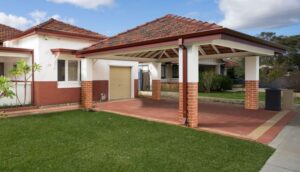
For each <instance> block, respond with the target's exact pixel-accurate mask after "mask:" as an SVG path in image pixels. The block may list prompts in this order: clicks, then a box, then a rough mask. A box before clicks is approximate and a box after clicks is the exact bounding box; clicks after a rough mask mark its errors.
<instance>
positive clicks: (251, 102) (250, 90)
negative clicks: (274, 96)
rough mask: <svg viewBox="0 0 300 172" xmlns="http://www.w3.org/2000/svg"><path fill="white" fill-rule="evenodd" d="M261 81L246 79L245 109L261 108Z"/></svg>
mask: <svg viewBox="0 0 300 172" xmlns="http://www.w3.org/2000/svg"><path fill="white" fill-rule="evenodd" d="M258 84H259V82H258V81H245V109H253V110H257V109H258V108H259V85H258Z"/></svg>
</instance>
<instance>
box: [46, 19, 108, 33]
mask: <svg viewBox="0 0 300 172" xmlns="http://www.w3.org/2000/svg"><path fill="white" fill-rule="evenodd" d="M49 21H51V22H58V23H61V24H65V25H68V26H70V27H76V28H78V29H82V30H85V31H87V32H92V33H95V34H98V35H99V36H101V37H103V38H108V36H106V35H103V34H100V33H98V32H94V31H92V30H89V29H85V28H83V27H79V26H76V25H72V24H69V23H65V22H63V21H60V20H56V19H54V18H51V19H50V20H49Z"/></svg>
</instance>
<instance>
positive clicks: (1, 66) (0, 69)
mask: <svg viewBox="0 0 300 172" xmlns="http://www.w3.org/2000/svg"><path fill="white" fill-rule="evenodd" d="M0 76H4V63H0Z"/></svg>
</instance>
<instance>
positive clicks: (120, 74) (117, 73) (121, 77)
mask: <svg viewBox="0 0 300 172" xmlns="http://www.w3.org/2000/svg"><path fill="white" fill-rule="evenodd" d="M109 97H110V100H116V99H129V98H131V67H110V79H109Z"/></svg>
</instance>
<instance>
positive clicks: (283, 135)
mask: <svg viewBox="0 0 300 172" xmlns="http://www.w3.org/2000/svg"><path fill="white" fill-rule="evenodd" d="M298 112H300V110H299V111H298ZM270 146H272V147H274V148H275V149H276V151H275V153H274V154H273V155H272V156H271V158H270V159H269V160H268V161H267V163H266V165H265V166H264V167H263V169H262V170H261V171H262V172H300V115H299V114H298V115H296V117H295V118H294V119H293V120H292V121H291V122H290V123H289V124H288V125H287V126H286V127H285V128H284V129H283V130H282V131H281V132H280V134H279V135H278V136H277V137H276V138H275V139H274V140H273V141H272V142H271V143H270Z"/></svg>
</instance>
